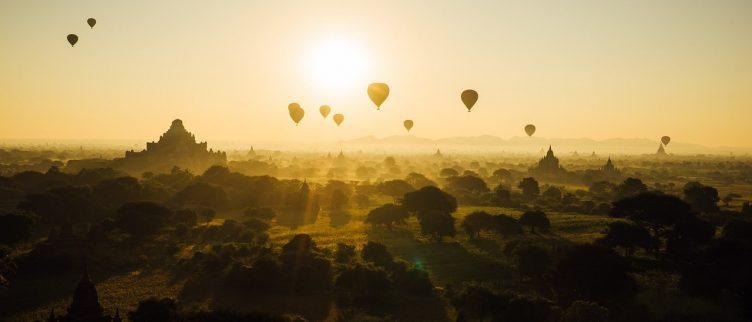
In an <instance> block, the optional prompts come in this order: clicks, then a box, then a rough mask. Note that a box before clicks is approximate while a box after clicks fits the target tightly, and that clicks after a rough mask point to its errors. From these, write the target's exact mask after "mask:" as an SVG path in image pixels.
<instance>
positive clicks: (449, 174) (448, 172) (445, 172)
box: [439, 168, 460, 179]
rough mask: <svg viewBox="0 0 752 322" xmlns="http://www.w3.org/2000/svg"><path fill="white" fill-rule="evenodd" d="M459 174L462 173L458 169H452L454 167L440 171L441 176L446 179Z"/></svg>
mask: <svg viewBox="0 0 752 322" xmlns="http://www.w3.org/2000/svg"><path fill="white" fill-rule="evenodd" d="M458 175H460V173H459V172H458V171H457V170H455V169H452V168H445V169H441V171H440V172H439V176H440V177H442V178H445V179H446V178H451V177H456V176H458Z"/></svg>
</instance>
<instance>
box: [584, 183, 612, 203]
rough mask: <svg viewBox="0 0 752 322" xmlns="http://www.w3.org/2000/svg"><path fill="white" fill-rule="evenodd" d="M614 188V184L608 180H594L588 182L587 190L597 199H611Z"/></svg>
mask: <svg viewBox="0 0 752 322" xmlns="http://www.w3.org/2000/svg"><path fill="white" fill-rule="evenodd" d="M615 190H616V186H614V184H613V183H611V182H608V181H596V182H593V183H592V184H590V187H589V188H588V191H590V194H592V195H593V198H595V199H599V200H611V198H612V197H613V194H614V192H615Z"/></svg>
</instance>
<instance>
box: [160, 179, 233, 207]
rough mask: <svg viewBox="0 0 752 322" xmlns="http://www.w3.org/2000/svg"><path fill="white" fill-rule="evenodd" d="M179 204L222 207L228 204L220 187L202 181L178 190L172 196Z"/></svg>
mask: <svg viewBox="0 0 752 322" xmlns="http://www.w3.org/2000/svg"><path fill="white" fill-rule="evenodd" d="M172 200H173V202H175V203H177V204H179V205H197V206H204V207H209V208H214V209H223V208H225V207H226V206H227V204H228V198H227V194H226V193H225V191H224V189H222V187H218V186H214V185H211V184H208V183H204V182H196V183H194V184H192V185H189V186H187V187H185V188H184V189H183V190H181V191H179V192H178V193H176V194H175V196H173V198H172Z"/></svg>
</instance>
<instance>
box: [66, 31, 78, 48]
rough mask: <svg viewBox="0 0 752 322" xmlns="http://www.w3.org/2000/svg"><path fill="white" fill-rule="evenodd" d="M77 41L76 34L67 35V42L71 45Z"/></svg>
mask: <svg viewBox="0 0 752 322" xmlns="http://www.w3.org/2000/svg"><path fill="white" fill-rule="evenodd" d="M77 42H78V36H76V34H70V35H68V43H70V45H71V47H73V46H74V45H75V44H76V43H77Z"/></svg>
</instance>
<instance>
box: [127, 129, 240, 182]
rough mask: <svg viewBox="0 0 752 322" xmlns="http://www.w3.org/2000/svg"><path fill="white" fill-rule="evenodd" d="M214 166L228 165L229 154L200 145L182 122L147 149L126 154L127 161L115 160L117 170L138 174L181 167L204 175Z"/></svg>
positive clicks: (149, 144) (150, 144) (147, 146)
mask: <svg viewBox="0 0 752 322" xmlns="http://www.w3.org/2000/svg"><path fill="white" fill-rule="evenodd" d="M214 165H221V166H226V165H227V154H226V153H225V152H221V151H213V150H212V149H208V150H207V144H206V142H196V137H195V136H194V135H193V134H192V133H190V132H188V130H186V129H185V126H183V121H181V120H179V119H176V120H174V121H172V124H171V125H170V128H169V129H168V130H167V132H165V133H164V134H162V136H160V137H159V141H157V142H148V143H146V150H142V151H140V152H136V151H133V150H131V151H126V152H125V158H121V159H115V160H114V161H113V166H114V167H115V168H120V169H123V170H126V171H136V172H144V171H152V172H169V171H170V169H172V168H173V167H179V168H182V169H188V170H191V171H194V172H198V173H201V172H203V171H205V170H206V169H208V168H210V167H211V166H214Z"/></svg>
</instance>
